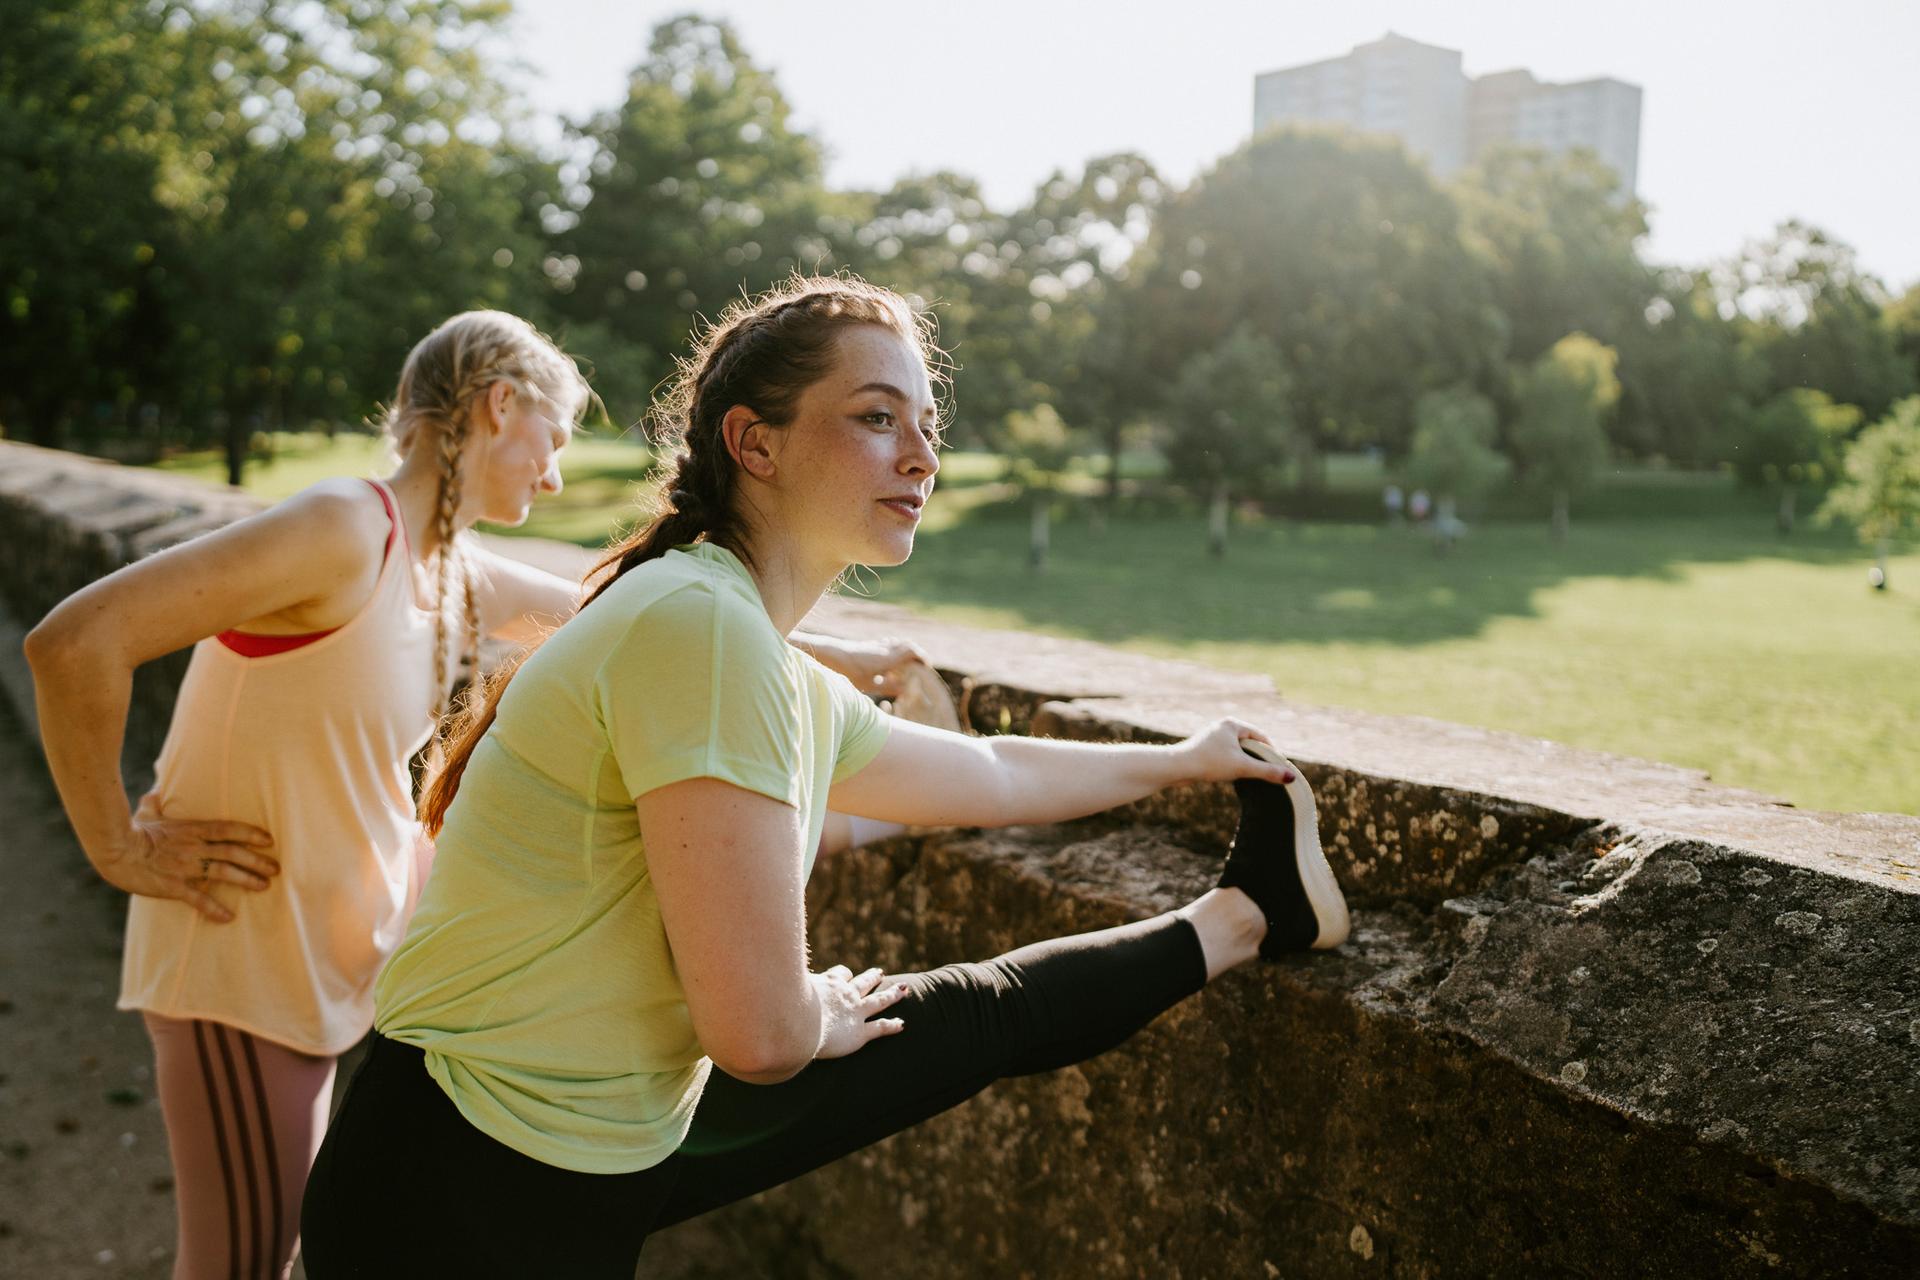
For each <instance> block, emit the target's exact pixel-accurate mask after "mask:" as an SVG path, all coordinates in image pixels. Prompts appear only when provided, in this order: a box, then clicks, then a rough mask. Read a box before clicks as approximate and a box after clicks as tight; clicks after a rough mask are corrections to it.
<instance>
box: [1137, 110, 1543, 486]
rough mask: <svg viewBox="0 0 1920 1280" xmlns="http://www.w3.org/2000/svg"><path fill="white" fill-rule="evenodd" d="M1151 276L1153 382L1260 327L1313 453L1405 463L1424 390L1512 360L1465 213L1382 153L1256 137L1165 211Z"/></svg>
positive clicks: (1144, 285) (1147, 310)
mask: <svg viewBox="0 0 1920 1280" xmlns="http://www.w3.org/2000/svg"><path fill="white" fill-rule="evenodd" d="M1140 275H1141V279H1140V283H1139V287H1138V289H1136V290H1133V291H1132V292H1131V293H1130V300H1131V304H1132V305H1131V310H1132V312H1133V315H1134V317H1135V325H1134V327H1135V329H1136V332H1138V333H1139V334H1141V335H1143V338H1142V340H1141V341H1139V342H1138V343H1137V344H1136V357H1137V359H1138V361H1139V365H1140V368H1141V369H1142V370H1143V371H1144V372H1146V373H1147V374H1148V375H1150V376H1151V377H1152V378H1153V379H1154V380H1155V381H1156V382H1157V383H1158V385H1160V386H1163V387H1164V386H1169V385H1171V384H1172V382H1173V380H1174V378H1175V377H1176V376H1178V373H1179V370H1180V369H1181V367H1182V366H1183V365H1185V364H1186V362H1187V361H1188V360H1190V359H1192V358H1193V357H1194V355H1195V354H1196V353H1198V352H1203V351H1207V350H1209V349H1211V348H1213V347H1215V346H1216V345H1217V344H1218V343H1220V342H1221V341H1222V339H1224V338H1225V337H1226V335H1227V334H1228V333H1230V332H1231V331H1232V330H1233V329H1235V328H1236V327H1237V326H1240V325H1243V324H1244V325H1250V326H1252V328H1253V329H1254V330H1255V331H1257V332H1259V333H1261V334H1264V335H1266V337H1267V339H1268V340H1269V341H1270V342H1272V344H1273V345H1274V347H1275V348H1277V350H1278V351H1279V353H1280V354H1281V356H1282V357H1284V359H1285V363H1286V367H1287V369H1288V370H1289V372H1290V374H1291V380H1290V384H1289V391H1288V401H1289V404H1290V406H1291V410H1292V412H1291V415H1290V416H1291V418H1292V419H1293V421H1294V422H1295V423H1297V424H1298V427H1299V429H1300V431H1301V433H1302V436H1303V438H1304V439H1305V440H1306V441H1307V442H1308V443H1310V444H1311V445H1312V446H1313V447H1314V448H1315V449H1317V450H1326V449H1330V448H1334V447H1339V446H1349V445H1361V444H1377V445H1380V446H1383V447H1384V448H1386V449H1387V451H1388V452H1390V453H1395V454H1397V453H1399V452H1401V451H1403V450H1404V449H1405V447H1406V443H1407V441H1408V439H1409V437H1410V436H1411V434H1412V431H1413V405H1414V401H1415V400H1416V399H1418V397H1419V395H1420V393H1421V392H1422V391H1423V390H1425V389H1427V388H1429V387H1433V386H1445V385H1450V384H1453V383H1457V382H1467V383H1474V384H1484V383H1486V382H1487V381H1489V380H1490V379H1491V378H1492V376H1493V374H1494V372H1495V371H1496V370H1497V369H1498V367H1499V365H1500V360H1501V357H1502V355H1503V353H1504V350H1505V345H1504V344H1505V334H1504V324H1503V322H1502V320H1501V317H1500V313H1499V310H1498V308H1497V307H1496V306H1495V304H1494V300H1493V296H1492V293H1491V290H1490V286H1489V284H1488V281H1487V278H1486V273H1485V272H1484V270H1482V269H1481V268H1480V266H1479V265H1478V264H1477V262H1476V261H1475V259H1474V258H1473V257H1472V255H1470V254H1468V253H1467V252H1466V250H1465V247H1464V245H1463V243H1462V238H1461V225H1460V215H1459V212H1458V209H1457V207H1456V205H1455V204H1454V202H1453V201H1452V200H1451V199H1449V198H1448V196H1447V195H1446V194H1445V193H1444V192H1442V191H1441V190H1440V189H1439V188H1437V187H1436V186H1435V185H1434V184H1433V181H1432V179H1431V178H1429V177H1428V176H1427V173H1426V171H1425V170H1424V169H1423V168H1421V167H1420V166H1419V165H1418V164H1416V163H1415V162H1414V161H1412V160H1411V159H1409V158H1408V156H1407V154H1406V152H1405V151H1404V150H1402V149H1401V148H1400V147H1399V146H1398V144H1395V143H1392V142H1387V141H1383V140H1379V139H1374V138H1360V137H1353V136H1350V135H1347V134H1345V133H1342V132H1338V131H1307V130H1278V131H1274V132H1269V133H1264V134H1262V135H1260V136H1259V137H1257V138H1255V139H1254V140H1253V141H1252V142H1250V143H1248V144H1247V145H1246V146H1244V147H1242V148H1241V149H1240V150H1239V151H1236V152H1234V153H1233V154H1232V155H1230V156H1228V157H1226V158H1225V159H1223V160H1222V161H1221V162H1220V163H1219V164H1218V165H1217V166H1216V167H1215V168H1214V169H1213V170H1212V171H1210V172H1209V173H1207V174H1205V175H1204V176H1203V177H1201V178H1200V179H1199V180H1198V181H1197V182H1196V183H1195V184H1194V185H1193V186H1192V187H1189V188H1188V189H1187V190H1186V191H1184V192H1182V193H1181V194H1180V195H1179V196H1177V197H1176V198H1174V199H1173V200H1172V201H1171V202H1170V203H1169V204H1168V206H1167V208H1166V210H1165V212H1164V214H1163V215H1162V217H1161V219H1160V224H1159V226H1158V227H1157V228H1156V230H1155V234H1154V238H1153V241H1152V244H1151V246H1150V262H1149V264H1148V266H1147V267H1146V268H1145V269H1144V270H1143V271H1142V272H1141V273H1140ZM1145 335H1150V337H1147V336H1145ZM1311 474H1312V473H1311V472H1309V475H1311Z"/></svg>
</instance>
